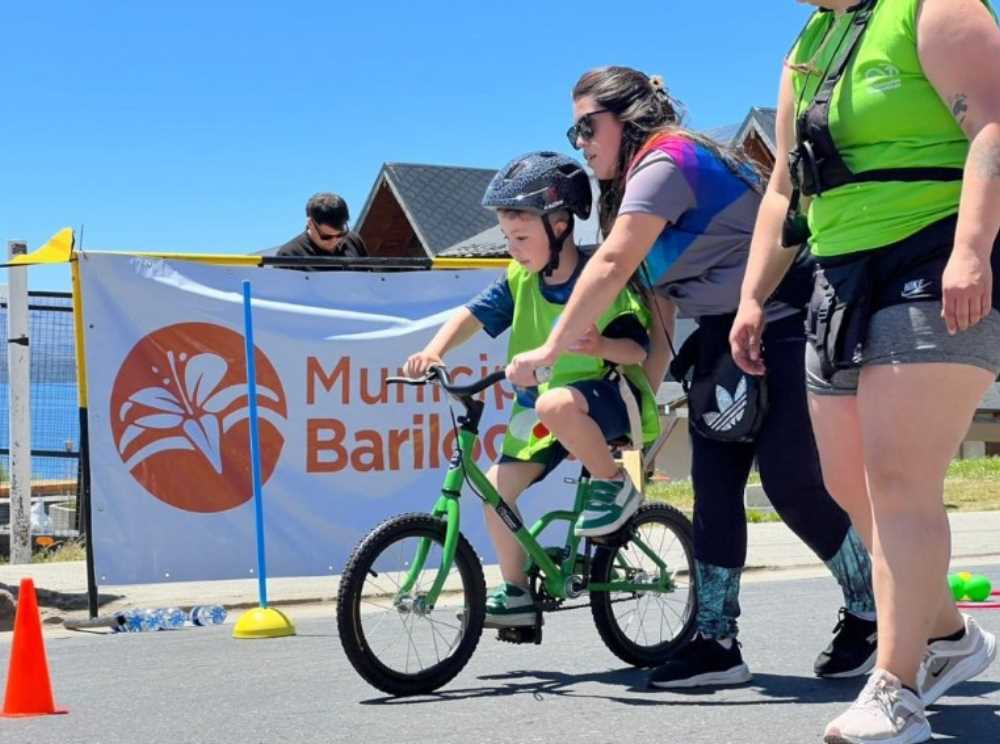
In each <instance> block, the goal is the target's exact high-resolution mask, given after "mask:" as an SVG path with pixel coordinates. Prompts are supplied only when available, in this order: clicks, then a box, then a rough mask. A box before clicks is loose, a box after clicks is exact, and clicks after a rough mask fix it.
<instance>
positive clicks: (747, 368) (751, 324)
mask: <svg viewBox="0 0 1000 744" xmlns="http://www.w3.org/2000/svg"><path fill="white" fill-rule="evenodd" d="M763 334H764V309H763V308H762V307H761V306H760V303H759V302H754V301H752V300H744V301H742V302H740V308H739V310H737V312H736V320H734V321H733V328H732V330H731V331H730V332H729V348H730V351H731V352H732V355H733V361H734V362H736V366H737V367H739V368H740V369H742V370H743V371H744V372H746V373H747V374H750V375H762V374H764V356H763V354H761V336H762V335H763Z"/></svg>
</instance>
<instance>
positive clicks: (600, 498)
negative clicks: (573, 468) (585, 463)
mask: <svg viewBox="0 0 1000 744" xmlns="http://www.w3.org/2000/svg"><path fill="white" fill-rule="evenodd" d="M640 504H642V494H641V493H640V492H639V491H638V490H637V489H636V487H635V485H634V484H633V483H632V479H631V478H629V477H628V476H626V477H625V478H624V479H623V480H596V479H595V480H592V481H590V496H589V498H588V499H587V506H586V508H585V509H584V510H583V513H582V514H581V515H580V516H579V517H578V518H577V520H576V526H575V528H574V530H573V531H574V532H575V533H576V535H577V537H597V536H599V535H610V534H611V533H612V532H614V531H615V530H617V529H619V528H620V527H621V526H622V525H623V524H625V523H626V522H627V521H628V520H629V518H630V517H631V516H632V515H633V514H635V512H636V509H638V508H639V505H640Z"/></svg>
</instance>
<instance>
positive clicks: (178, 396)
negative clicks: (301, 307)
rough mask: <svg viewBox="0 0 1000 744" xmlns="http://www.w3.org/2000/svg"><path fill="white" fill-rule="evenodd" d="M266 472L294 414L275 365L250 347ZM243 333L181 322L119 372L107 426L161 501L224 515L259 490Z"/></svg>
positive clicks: (156, 335)
mask: <svg viewBox="0 0 1000 744" xmlns="http://www.w3.org/2000/svg"><path fill="white" fill-rule="evenodd" d="M254 361H255V363H256V368H257V370H256V371H257V412H258V419H259V424H258V425H259V428H260V432H259V433H260V450H261V452H260V456H261V463H260V465H261V477H262V478H263V480H264V482H267V480H268V478H270V476H271V474H272V473H273V472H274V468H275V466H276V465H277V463H278V457H279V456H280V455H281V449H282V447H283V446H284V441H285V440H284V437H283V436H282V434H281V428H282V425H283V423H284V422H285V420H286V418H287V416H288V409H287V404H286V401H285V391H284V389H283V387H282V385H281V380H280V379H279V378H278V374H277V372H276V371H275V369H274V367H273V366H272V364H271V362H270V361H269V360H268V359H267V357H266V356H264V353H263V352H262V351H261V350H260V349H259V348H257V349H254ZM248 419H249V399H248V397H247V376H246V360H245V352H244V340H243V336H242V335H241V334H239V333H236V332H235V331H232V330H230V329H228V328H225V327H223V326H219V325H214V324H211V323H178V324H176V325H172V326H167V327H165V328H161V329H159V330H157V331H154V332H153V333H150V334H149V335H147V336H146V337H144V338H143V339H141V340H140V341H139V343H137V344H136V345H135V346H134V347H133V348H132V350H131V351H130V352H129V354H128V356H126V357H125V361H124V362H123V363H122V366H121V369H120V370H119V371H118V375H117V376H116V378H115V384H114V387H113V388H112V393H111V432H112V436H113V437H114V441H115V443H116V444H117V447H118V454H119V455H120V456H121V458H122V462H123V463H125V467H126V468H127V469H128V471H129V472H130V473H131V474H132V476H133V477H134V478H135V479H136V480H137V481H138V482H139V483H140V484H141V485H142V487H143V488H145V489H146V490H147V491H148V492H149V493H150V494H152V495H153V496H155V497H156V498H157V499H159V500H160V501H163V502H164V503H167V504H170V505H171V506H174V507H176V508H178V509H184V510H186V511H192V512H201V513H211V512H220V511H225V510H227V509H232V508H233V507H236V506H239V505H240V504H242V503H244V502H245V501H248V500H249V499H250V498H251V497H252V496H253V491H252V487H253V485H252V480H251V478H252V476H251V470H250V427H249V421H248Z"/></svg>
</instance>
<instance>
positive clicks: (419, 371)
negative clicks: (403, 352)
mask: <svg viewBox="0 0 1000 744" xmlns="http://www.w3.org/2000/svg"><path fill="white" fill-rule="evenodd" d="M443 366H445V364H444V361H443V360H442V359H441V357H439V356H438V355H437V354H434V353H431V352H429V351H427V350H426V349H424V350H423V351H418V352H417V353H416V354H413V355H412V356H411V357H410V358H409V359H407V360H406V364H404V365H403V374H405V375H406V376H407V377H423V376H424V375H426V374H427V371H428V370H429V369H430V368H431V367H443Z"/></svg>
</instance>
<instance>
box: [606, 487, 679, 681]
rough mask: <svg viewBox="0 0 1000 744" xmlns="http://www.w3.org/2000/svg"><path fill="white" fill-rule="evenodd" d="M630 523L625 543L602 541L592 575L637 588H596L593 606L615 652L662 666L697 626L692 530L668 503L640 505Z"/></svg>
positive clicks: (635, 661)
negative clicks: (663, 585) (664, 579)
mask: <svg viewBox="0 0 1000 744" xmlns="http://www.w3.org/2000/svg"><path fill="white" fill-rule="evenodd" d="M627 529H628V530H629V532H630V534H631V536H630V538H629V539H628V540H627V541H626V542H625V543H624V544H622V545H615V546H600V547H598V549H597V551H596V552H595V553H594V562H593V564H592V569H591V575H590V578H591V581H592V582H594V583H601V584H603V583H610V582H615V583H621V582H627V583H629V584H632V585H633V586H634V587H638V588H634V589H632V590H630V591H611V592H608V591H592V592H591V594H590V609H591V612H592V613H593V616H594V624H595V625H596V626H597V631H598V633H600V635H601V640H603V641H604V644H605V645H606V646H607V647H608V648H609V649H610V650H611V652H612V653H614V654H615V656H617V657H618V658H619V659H621V660H622V661H624V662H626V663H628V664H632V665H633V666H638V667H649V666H657V665H659V664H662V663H663V662H664V661H666V659H667V657H668V656H669V655H670V653H671V652H672V651H673V650H674V649H675V648H677V647H678V646H679V645H680V644H682V643H683V642H685V641H686V640H688V638H689V637H690V636H691V634H692V633H693V632H694V624H695V612H696V605H697V598H696V594H695V585H694V576H695V571H694V537H693V530H692V528H691V521H690V520H689V519H688V518H687V517H686V516H684V515H683V514H681V513H680V512H679V511H677V510H676V509H674V508H673V507H671V506H668V505H666V504H646V505H645V506H642V507H640V508H639V510H638V511H637V512H636V513H635V515H634V516H633V517H632V519H631V520H630V521H629V523H628V525H627ZM639 541H641V545H640V544H639ZM647 551H649V552H647ZM650 552H652V553H653V554H654V555H656V556H657V557H658V558H659V560H660V561H662V562H663V563H664V564H665V566H666V568H665V569H661V568H660V567H659V566H658V565H657V564H656V562H655V561H653V559H652V558H651V557H650V555H649V553H650ZM663 570H665V571H666V572H667V576H669V579H670V581H669V589H668V590H666V591H664V590H663V589H660V588H659V586H658V585H659V582H660V579H661V576H662V571H663ZM647 587H648V588H647Z"/></svg>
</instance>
